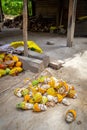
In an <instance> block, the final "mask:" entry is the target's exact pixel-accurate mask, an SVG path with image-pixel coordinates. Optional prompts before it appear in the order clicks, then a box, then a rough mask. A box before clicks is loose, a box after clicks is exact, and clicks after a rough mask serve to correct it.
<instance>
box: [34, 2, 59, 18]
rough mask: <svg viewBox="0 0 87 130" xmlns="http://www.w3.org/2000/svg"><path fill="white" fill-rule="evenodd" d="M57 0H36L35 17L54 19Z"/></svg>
mask: <svg viewBox="0 0 87 130" xmlns="http://www.w3.org/2000/svg"><path fill="white" fill-rule="evenodd" d="M56 4H57V0H37V1H36V15H40V14H41V15H42V16H43V17H48V18H49V17H56V13H57V5H56Z"/></svg>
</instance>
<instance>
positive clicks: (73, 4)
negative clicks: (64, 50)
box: [67, 0, 77, 47]
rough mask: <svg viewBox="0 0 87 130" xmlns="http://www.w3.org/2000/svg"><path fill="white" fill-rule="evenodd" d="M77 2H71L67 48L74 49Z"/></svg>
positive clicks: (70, 0)
mask: <svg viewBox="0 0 87 130" xmlns="http://www.w3.org/2000/svg"><path fill="white" fill-rule="evenodd" d="M76 5H77V0H69V12H68V28H67V46H68V47H72V43H73V37H74V30H75V17H76Z"/></svg>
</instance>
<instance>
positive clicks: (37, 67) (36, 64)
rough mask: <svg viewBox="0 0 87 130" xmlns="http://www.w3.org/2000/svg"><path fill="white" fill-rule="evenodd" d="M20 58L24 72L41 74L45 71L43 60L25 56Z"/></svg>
mask: <svg viewBox="0 0 87 130" xmlns="http://www.w3.org/2000/svg"><path fill="white" fill-rule="evenodd" d="M19 58H20V60H21V61H22V63H23V68H24V70H31V71H32V72H34V73H39V72H41V71H43V70H44V63H43V61H42V60H38V59H35V58H29V57H25V56H19Z"/></svg>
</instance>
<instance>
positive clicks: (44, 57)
mask: <svg viewBox="0 0 87 130" xmlns="http://www.w3.org/2000/svg"><path fill="white" fill-rule="evenodd" d="M29 57H31V58H36V59H39V60H42V61H43V63H44V67H47V66H48V64H49V63H50V58H49V56H47V55H46V54H44V53H42V54H41V53H37V52H34V51H31V50H29Z"/></svg>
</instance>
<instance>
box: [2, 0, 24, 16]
mask: <svg viewBox="0 0 87 130" xmlns="http://www.w3.org/2000/svg"><path fill="white" fill-rule="evenodd" d="M2 9H3V12H4V14H7V15H19V14H21V13H22V9H23V0H2Z"/></svg>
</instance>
